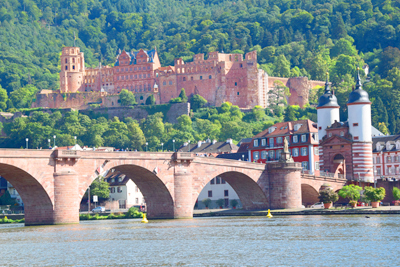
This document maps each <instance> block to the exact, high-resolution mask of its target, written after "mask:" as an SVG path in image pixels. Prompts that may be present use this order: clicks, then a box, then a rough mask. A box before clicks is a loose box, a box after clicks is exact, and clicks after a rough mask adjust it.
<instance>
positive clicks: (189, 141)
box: [188, 140, 190, 152]
mask: <svg viewBox="0 0 400 267" xmlns="http://www.w3.org/2000/svg"><path fill="white" fill-rule="evenodd" d="M188 143H189V152H190V140H189V141H188Z"/></svg>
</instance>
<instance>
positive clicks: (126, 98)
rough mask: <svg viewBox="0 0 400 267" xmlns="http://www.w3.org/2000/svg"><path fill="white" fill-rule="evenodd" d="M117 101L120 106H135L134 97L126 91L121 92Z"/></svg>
mask: <svg viewBox="0 0 400 267" xmlns="http://www.w3.org/2000/svg"><path fill="white" fill-rule="evenodd" d="M119 100H120V101H121V105H122V106H133V105H136V104H137V102H136V98H135V95H134V94H133V93H132V92H131V91H128V90H126V89H122V90H121V93H120V94H119Z"/></svg>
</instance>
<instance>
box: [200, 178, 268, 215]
mask: <svg viewBox="0 0 400 267" xmlns="http://www.w3.org/2000/svg"><path fill="white" fill-rule="evenodd" d="M215 177H221V178H222V179H224V180H225V181H226V182H227V183H228V184H229V185H230V186H231V187H232V188H233V190H235V192H236V194H237V195H238V197H239V199H240V201H241V202H242V206H243V209H245V210H256V209H266V208H268V199H267V196H266V195H265V194H264V192H263V190H262V189H261V187H260V185H259V184H258V183H257V182H256V180H255V179H254V178H252V177H250V176H249V175H247V174H245V173H243V172H240V171H225V172H222V173H219V174H216V175H209V176H204V177H201V178H200V179H199V178H198V179H199V180H200V181H197V183H198V185H197V186H195V187H194V192H193V198H192V201H193V206H194V205H195V203H196V200H197V197H198V196H199V194H200V192H201V191H202V190H203V189H204V187H205V186H206V184H207V183H208V182H210V181H211V179H213V178H215Z"/></svg>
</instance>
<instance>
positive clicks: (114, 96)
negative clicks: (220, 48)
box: [33, 47, 324, 109]
mask: <svg viewBox="0 0 400 267" xmlns="http://www.w3.org/2000/svg"><path fill="white" fill-rule="evenodd" d="M277 80H279V81H281V82H283V84H284V85H286V86H287V87H289V88H290V93H291V96H290V97H289V99H288V100H289V101H288V102H289V104H290V105H300V106H304V105H305V104H306V103H308V96H309V91H310V89H311V88H312V87H314V86H316V85H320V86H322V85H323V84H324V83H323V82H320V81H310V80H308V78H307V77H296V78H278V77H268V74H267V73H266V72H265V71H263V70H261V69H258V68H257V52H256V51H251V52H248V53H247V54H245V55H244V56H243V55H242V54H224V53H219V52H210V53H209V54H208V58H207V59H205V58H204V54H196V55H194V56H193V61H192V62H184V61H183V60H182V58H177V59H175V62H174V66H167V67H161V64H160V60H159V57H158V53H157V50H156V49H153V50H149V51H145V50H142V49H141V50H140V51H138V52H126V51H122V52H120V53H119V54H118V56H117V59H116V62H115V64H114V66H112V67H111V66H105V67H104V66H101V64H100V65H99V66H98V67H97V68H88V69H86V68H85V58H84V54H83V53H82V52H80V49H79V47H64V48H63V50H62V54H61V72H60V91H59V92H55V91H52V90H42V91H41V92H40V93H39V94H38V95H37V100H36V101H35V102H34V103H33V107H48V108H78V109H83V108H86V107H88V105H89V104H92V103H99V104H100V103H101V104H102V105H103V106H118V105H119V104H118V94H119V93H120V92H121V90H122V89H127V90H129V91H132V92H133V93H134V94H135V96H136V99H137V102H138V103H139V104H144V103H145V101H146V99H147V97H149V96H150V95H154V97H155V99H156V103H157V104H163V103H168V102H169V101H170V100H171V99H172V98H176V97H178V95H179V93H180V91H181V89H182V88H184V89H185V91H186V94H187V95H188V96H191V95H193V94H199V95H201V96H202V97H204V98H205V99H206V100H207V101H208V103H210V104H211V105H213V106H219V105H221V104H222V103H223V102H226V101H229V102H231V103H232V104H233V105H237V106H239V107H240V108H253V107H254V106H261V107H263V108H266V107H267V106H268V104H269V103H268V98H269V92H270V91H271V90H273V88H274V87H275V85H274V83H275V81H277ZM60 93H61V94H60Z"/></svg>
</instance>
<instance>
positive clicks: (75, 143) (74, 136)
mask: <svg viewBox="0 0 400 267" xmlns="http://www.w3.org/2000/svg"><path fill="white" fill-rule="evenodd" d="M74 139H75V145H76V136H74Z"/></svg>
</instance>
